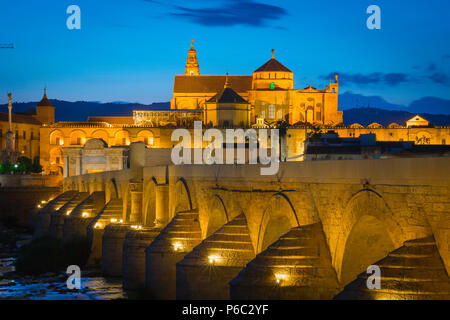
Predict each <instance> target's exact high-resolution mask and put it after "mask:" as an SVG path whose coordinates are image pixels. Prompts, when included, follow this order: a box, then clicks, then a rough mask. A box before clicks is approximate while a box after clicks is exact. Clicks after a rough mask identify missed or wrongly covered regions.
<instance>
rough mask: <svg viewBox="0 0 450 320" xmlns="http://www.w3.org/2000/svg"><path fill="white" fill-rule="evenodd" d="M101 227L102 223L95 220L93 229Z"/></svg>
mask: <svg viewBox="0 0 450 320" xmlns="http://www.w3.org/2000/svg"><path fill="white" fill-rule="evenodd" d="M101 227H103V225H102V224H101V223H100V222H97V223H96V224H95V225H94V228H95V229H100V228H101Z"/></svg>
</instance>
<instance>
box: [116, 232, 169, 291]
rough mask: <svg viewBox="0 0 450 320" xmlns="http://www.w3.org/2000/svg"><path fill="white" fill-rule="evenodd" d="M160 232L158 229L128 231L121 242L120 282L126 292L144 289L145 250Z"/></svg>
mask: <svg viewBox="0 0 450 320" xmlns="http://www.w3.org/2000/svg"><path fill="white" fill-rule="evenodd" d="M160 232H161V229H159V228H148V229H144V230H132V231H128V232H127V233H126V235H125V241H124V242H123V266H122V281H123V288H124V289H126V290H137V289H144V288H145V249H146V248H147V247H148V246H149V245H150V244H151V243H152V241H153V240H154V239H155V238H156V237H157V236H158V234H159V233H160Z"/></svg>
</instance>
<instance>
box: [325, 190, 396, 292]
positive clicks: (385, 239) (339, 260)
mask: <svg viewBox="0 0 450 320" xmlns="http://www.w3.org/2000/svg"><path fill="white" fill-rule="evenodd" d="M392 216H393V213H392V211H391V209H390V208H389V206H388V205H387V203H386V202H385V200H384V199H383V197H382V196H381V195H380V194H379V193H377V192H376V191H374V190H371V189H363V190H360V191H358V192H356V193H355V194H353V195H352V196H351V198H350V199H349V201H348V202H347V204H346V206H345V209H344V211H343V216H342V218H341V219H340V220H341V221H340V223H341V225H342V228H341V230H340V237H339V239H338V241H337V245H336V252H335V259H334V260H335V263H334V265H335V268H336V272H337V274H338V278H339V281H340V282H341V284H342V285H347V284H348V283H349V282H351V281H352V280H354V279H356V277H357V276H358V275H359V274H360V273H362V272H364V271H365V270H367V267H368V266H370V265H372V264H374V263H376V262H377V261H379V260H381V259H382V258H384V257H386V256H387V254H388V253H389V252H391V251H393V250H395V249H396V248H398V247H400V246H401V245H402V244H403V239H402V232H401V229H400V226H399V225H398V223H397V222H396V221H395V220H394V219H393V218H392ZM330 247H333V245H332V244H330Z"/></svg>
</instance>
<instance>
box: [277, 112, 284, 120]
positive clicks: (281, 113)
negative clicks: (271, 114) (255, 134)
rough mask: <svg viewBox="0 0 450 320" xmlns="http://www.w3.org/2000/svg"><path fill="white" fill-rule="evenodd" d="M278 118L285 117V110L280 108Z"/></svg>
mask: <svg viewBox="0 0 450 320" xmlns="http://www.w3.org/2000/svg"><path fill="white" fill-rule="evenodd" d="M278 119H280V120H282V119H283V110H278Z"/></svg>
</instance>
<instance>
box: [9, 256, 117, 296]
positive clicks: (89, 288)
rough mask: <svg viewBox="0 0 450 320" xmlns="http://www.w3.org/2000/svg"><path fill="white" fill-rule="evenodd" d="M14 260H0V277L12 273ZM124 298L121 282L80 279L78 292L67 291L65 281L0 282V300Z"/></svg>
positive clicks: (98, 278)
mask: <svg viewBox="0 0 450 320" xmlns="http://www.w3.org/2000/svg"><path fill="white" fill-rule="evenodd" d="M14 261H15V259H14V258H6V259H0V277H1V276H2V275H3V274H4V273H6V272H10V271H14ZM118 298H126V295H125V294H124V293H123V290H122V280H121V279H120V278H119V279H117V278H115V279H108V278H104V277H82V278H81V289H80V290H68V289H67V286H66V283H65V281H58V282H45V283H36V282H35V281H28V282H27V281H23V280H11V279H3V280H0V299H30V300H109V299H118Z"/></svg>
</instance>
